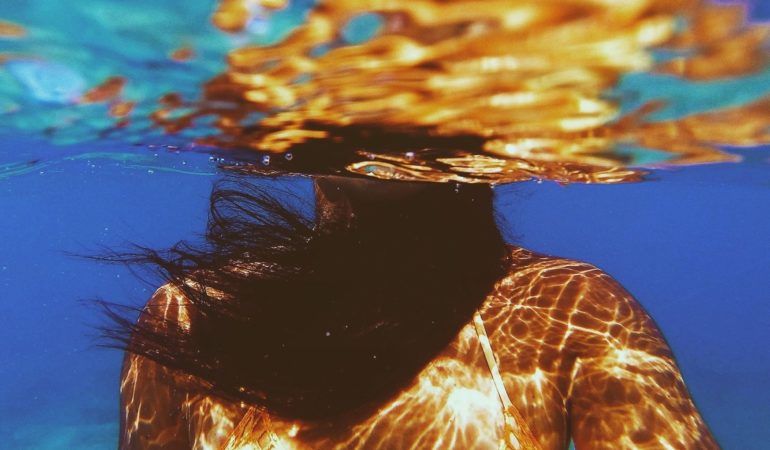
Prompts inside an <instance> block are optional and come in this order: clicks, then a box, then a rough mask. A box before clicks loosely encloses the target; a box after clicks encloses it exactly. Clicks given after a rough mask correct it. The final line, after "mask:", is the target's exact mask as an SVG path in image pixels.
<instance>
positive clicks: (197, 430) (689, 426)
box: [120, 248, 718, 450]
mask: <svg viewBox="0 0 770 450" xmlns="http://www.w3.org/2000/svg"><path fill="white" fill-rule="evenodd" d="M511 255H512V260H511V269H510V272H509V274H508V275H507V276H505V277H504V278H503V279H501V280H500V281H499V282H498V283H497V284H496V285H495V287H494V289H493V291H492V293H491V294H490V295H489V296H488V297H487V299H486V300H485V301H484V302H483V303H482V305H481V307H480V308H479V311H478V313H479V316H480V317H481V319H482V321H483V324H484V328H485V329H486V333H487V335H488V337H489V342H490V344H491V349H492V350H493V352H494V353H495V356H496V359H497V362H498V364H499V374H500V375H501V376H502V380H503V384H504V391H505V392H506V393H507V395H508V396H509V397H510V400H511V402H512V403H513V405H514V407H515V408H516V410H517V411H518V412H519V413H520V414H521V416H522V417H523V418H524V420H525V421H526V424H527V426H528V427H529V428H530V430H531V432H532V434H533V435H534V436H535V437H536V439H537V441H538V442H539V445H540V447H541V448H542V449H554V450H555V449H566V448H567V446H568V445H569V441H570V439H572V440H574V442H575V444H576V447H577V448H578V449H582V448H592V449H594V448H596V449H619V448H641V449H658V448H660V449H670V448H698V449H712V448H718V445H717V444H716V442H715V440H714V439H713V437H712V436H711V434H710V432H709V430H708V427H707V426H706V424H705V422H704V421H703V419H702V418H701V417H700V415H699V413H698V411H697V409H696V408H695V405H694V404H693V402H692V400H691V398H690V396H689V394H688V392H687V389H686V387H685V384H684V381H683V379H682V376H681V374H680V373H679V369H678V368H677V366H676V363H675V361H674V358H673V355H672V353H671V350H670V349H669V347H668V345H667V344H666V342H665V340H664V338H663V336H662V335H661V333H660V331H659V330H658V329H657V327H656V326H655V324H654V322H653V321H652V319H651V318H650V317H649V316H648V315H647V313H646V312H645V311H644V310H643V308H642V307H641V306H640V305H639V304H638V303H637V302H636V300H635V299H634V298H633V297H632V296H631V295H630V294H628V292H626V291H625V290H624V289H623V288H622V287H621V286H620V285H619V284H618V283H617V282H616V281H614V280H613V279H612V278H611V277H609V276H608V275H607V274H605V273H604V272H602V271H601V270H599V269H597V268H595V267H593V266H591V265H589V264H585V263H580V262H575V261H570V260H565V259H559V258H551V257H547V256H541V255H537V254H534V253H531V252H529V251H526V250H523V249H519V248H514V249H512V250H511ZM187 307H188V303H187V302H186V301H185V299H184V297H183V296H182V295H181V294H180V293H179V291H178V290H177V289H174V288H163V289H161V290H159V291H158V293H157V294H156V295H155V296H154V297H153V299H152V300H151V301H150V303H149V304H148V308H159V309H158V310H159V311H161V312H162V313H163V314H164V315H165V316H166V317H171V316H173V318H174V320H176V321H179V322H184V318H185V317H187V316H188V314H189V311H187V309H186V308H187ZM140 320H142V319H140ZM149 320H155V319H149ZM158 326H162V323H159V324H158ZM373 357H376V355H373ZM267 367H269V365H268V366H267ZM195 383H196V380H195V379H194V378H193V377H190V376H188V375H184V374H181V373H179V372H175V371H173V370H170V369H167V368H165V367H163V366H160V365H158V364H157V363H155V362H153V361H151V360H150V359H147V358H145V357H143V356H137V355H133V354H128V355H127V357H126V361H125V364H124V371H123V375H122V382H121V403H122V408H121V415H122V418H121V419H122V420H121V443H120V447H121V449H172V450H173V449H196V450H197V449H201V450H202V449H225V448H227V449H238V448H243V449H255V448H296V449H377V448H381V449H386V448H387V449H422V448H458V449H466V448H468V449H470V448H473V449H485V448H488V449H499V448H501V446H505V445H508V446H509V447H512V446H511V444H510V441H509V440H508V438H507V437H506V432H505V427H504V408H503V403H502V402H501V393H500V392H499V391H498V390H497V389H496V387H495V383H494V381H493V376H492V372H490V364H489V363H488V361H487V360H486V359H485V357H484V352H483V349H482V345H480V341H479V334H478V333H477V330H475V329H474V324H473V323H472V322H471V323H468V324H467V325H466V326H465V327H464V328H463V329H462V330H461V331H460V333H459V334H458V335H457V337H456V338H455V339H454V340H453V341H452V342H451V343H450V344H449V345H448V346H447V347H446V349H445V350H444V351H443V352H441V353H440V354H439V355H438V357H436V358H435V359H434V360H433V361H431V362H430V363H428V364H427V365H426V366H425V368H424V369H423V370H422V371H420V372H419V374H418V375H417V376H416V377H415V378H414V380H413V381H412V382H411V383H410V384H409V385H408V386H407V387H406V388H404V389H403V390H402V391H400V392H399V393H398V394H397V395H395V396H394V397H392V398H391V399H389V400H387V401H386V402H384V403H382V404H379V405H376V407H374V408H372V409H370V410H367V412H365V413H361V414H359V416H358V417H353V418H346V420H345V421H344V422H342V421H339V422H334V421H326V422H323V423H321V422H303V421H292V420H285V419H282V418H280V417H274V416H271V415H270V414H269V413H267V412H264V411H262V410H257V409H255V408H252V407H249V406H248V405H246V404H236V403H232V402H228V401H225V400H221V399H219V398H216V397H213V396H208V395H205V394H201V393H198V392H200V391H199V390H194V389H188V388H187V387H188V386H193V385H194V384H195Z"/></svg>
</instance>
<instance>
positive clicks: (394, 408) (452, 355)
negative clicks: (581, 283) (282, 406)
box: [188, 325, 504, 450]
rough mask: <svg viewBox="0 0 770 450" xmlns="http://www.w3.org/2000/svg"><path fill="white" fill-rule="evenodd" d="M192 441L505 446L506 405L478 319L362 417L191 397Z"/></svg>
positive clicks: (215, 446) (223, 445)
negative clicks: (337, 423) (342, 418)
mask: <svg viewBox="0 0 770 450" xmlns="http://www.w3.org/2000/svg"><path fill="white" fill-rule="evenodd" d="M188 408H189V409H188V411H189V412H190V413H189V429H190V432H191V436H190V437H191V442H192V443H193V448H194V449H196V450H198V449H200V450H203V449H212V450H219V449H233V450H235V449H244V450H245V449H261V448H286V449H335V450H336V449H340V450H341V449H414V450H416V449H428V448H430V449H435V448H474V449H499V448H500V443H501V442H502V439H503V436H504V433H503V426H504V414H503V406H502V403H501V401H500V397H499V393H498V391H497V390H496V387H495V383H494V382H493V379H492V376H491V373H490V370H489V366H488V365H487V362H486V361H485V359H484V355H483V352H482V351H481V349H480V348H479V345H478V337H477V336H476V333H475V331H474V329H473V327H472V326H471V325H469V326H467V327H465V328H464V329H463V330H462V331H461V332H460V334H459V335H458V337H457V339H456V341H455V342H453V343H452V344H451V345H450V346H449V347H448V348H447V350H446V351H444V352H443V353H442V354H441V355H440V356H439V357H438V358H436V359H435V360H434V361H432V362H431V363H430V364H429V365H428V366H426V367H425V369H423V370H422V371H421V372H420V373H419V375H418V376H417V377H416V378H415V379H414V381H413V382H412V383H411V384H410V385H409V386H408V387H407V388H405V389H404V390H402V391H401V392H400V393H399V394H398V395H396V396H395V397H394V398H393V399H391V400H389V401H388V402H385V403H384V404H382V405H381V406H380V407H379V408H378V409H377V410H376V411H375V413H374V414H371V415H370V416H368V417H365V418H362V419H361V420H359V421H357V422H356V423H354V424H352V425H349V426H344V427H335V428H334V429H329V431H325V430H324V431H319V430H313V429H311V428H310V427H309V426H307V425H305V424H302V423H300V422H289V421H282V420H278V419H276V418H270V417H268V416H267V414H264V413H260V412H256V411H254V410H251V411H249V408H248V407H239V406H233V405H226V404H222V403H218V402H217V401H214V400H212V399H210V398H197V399H191V401H190V402H189V404H188Z"/></svg>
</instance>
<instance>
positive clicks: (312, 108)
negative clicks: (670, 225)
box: [153, 0, 770, 183]
mask: <svg viewBox="0 0 770 450" xmlns="http://www.w3.org/2000/svg"><path fill="white" fill-rule="evenodd" d="M284 6H285V5H284V1H281V0H263V1H256V0H222V1H221V2H220V4H219V7H218V9H217V11H216V12H215V14H214V16H213V22H214V23H215V25H217V26H218V27H220V28H221V29H222V30H225V31H228V32H238V31H240V30H243V29H244V28H245V27H247V26H248V24H249V22H250V20H251V19H252V17H253V16H254V14H257V13H260V14H262V13H264V11H265V10H266V9H267V10H269V9H271V8H273V9H275V8H281V7H284ZM369 13H375V14H376V15H377V17H378V18H379V19H377V20H380V21H381V26H380V29H379V32H378V33H377V34H376V35H375V36H374V37H373V38H372V39H370V40H365V41H364V42H360V43H358V42H355V40H354V39H352V38H351V37H350V35H349V28H350V27H352V26H353V25H354V24H353V23H352V22H355V21H356V20H360V19H362V17H365V16H363V15H364V14H369ZM369 19H371V17H369ZM372 20H374V19H372ZM351 21H352V22H351ZM346 27H348V28H346ZM767 33H768V28H767V27H766V26H759V25H754V24H752V25H747V23H746V17H745V8H744V7H742V6H737V5H730V6H725V5H710V4H704V3H702V2H698V1H693V0H681V1H670V0H665V1H664V0H658V1H656V0H632V1H623V2H609V1H601V0H571V1H559V2H556V1H543V0H538V1H535V0H531V1H511V0H484V1H481V0H458V1H452V2H447V1H438V0H409V1H406V0H401V1H400V0H388V1H383V0H335V1H326V2H321V3H320V5H319V6H317V7H316V8H315V9H313V10H312V12H311V13H310V14H309V15H308V17H307V20H306V22H305V24H304V25H303V26H301V27H300V28H299V29H297V30H295V31H294V32H293V33H292V34H290V35H289V36H288V37H287V38H286V39H284V40H283V41H282V42H280V43H279V44H277V45H274V46H271V47H257V46H245V47H242V48H238V49H236V50H234V51H231V52H230V54H229V56H228V68H227V71H226V73H223V74H221V75H219V76H217V77H215V78H214V79H212V80H210V81H209V82H208V83H206V85H205V87H204V91H203V98H204V101H203V102H201V103H195V104H185V103H183V102H181V101H175V102H170V103H169V102H166V103H164V104H163V106H162V107H161V109H159V110H158V111H156V113H155V114H154V116H153V119H154V120H155V121H156V123H157V124H159V125H160V126H162V127H164V128H165V129H166V130H168V131H172V132H173V131H178V130H181V129H185V128H189V127H193V126H194V125H195V121H196V120H197V119H198V118H200V117H203V116H213V117H214V118H215V126H216V128H217V129H218V134H216V135H213V136H210V137H207V138H204V139H202V142H203V143H205V144H212V145H216V146H219V147H224V148H248V149H253V150H257V151H262V152H269V153H285V152H290V151H309V152H316V151H317V152H322V153H323V152H328V149H329V148H330V147H337V148H344V149H346V151H348V152H349V154H350V156H349V158H347V159H346V160H345V161H344V164H343V166H344V167H345V168H346V169H347V170H348V171H351V172H356V173H361V174H365V175H370V176H376V177H380V178H406V179H425V180H433V181H482V182H490V181H491V182H507V181H517V180H525V179H530V178H532V177H536V178H542V179H552V180H556V181H560V182H596V183H615V182H625V181H635V180H638V179H640V178H641V176H642V173H641V172H640V171H639V170H638V169H637V168H636V167H634V164H636V163H637V162H636V161H634V160H633V158H631V157H629V156H628V155H627V154H623V153H622V152H618V151H617V150H618V149H619V148H621V147H623V146H626V147H635V148H636V147H643V148H648V149H655V150H658V151H663V152H665V153H666V161H665V164H671V165H681V164H696V163H707V162H723V161H733V160H736V157H735V156H733V155H730V154H727V153H724V152H722V151H720V150H718V149H717V148H716V147H715V144H726V145H756V144H760V143H766V142H769V141H770V139H769V136H768V133H767V128H768V125H770V114H769V112H770V108H768V106H769V105H770V103H769V102H770V99H768V98H762V99H757V100H756V102H755V103H752V104H748V105H741V106H736V107H733V108H732V109H729V110H722V111H709V112H704V113H696V114H692V115H689V116H686V117H684V118H677V119H672V120H667V121H657V122H652V121H649V120H647V117H648V115H649V114H650V113H652V112H654V111H655V110H656V109H657V108H660V107H661V106H664V105H659V104H646V105H642V106H641V107H640V108H639V109H637V110H636V111H631V112H629V113H625V114H621V111H620V107H621V105H620V104H619V101H616V100H614V99H613V98H612V97H611V96H608V95H607V93H608V91H610V90H611V89H612V88H613V87H614V86H616V84H617V82H618V80H619V79H620V77H621V76H622V75H624V74H628V73H631V72H642V71H647V72H650V71H659V72H661V73H669V74H674V75H677V76H680V77H684V78H687V79H692V80H712V79H717V78H724V77H736V76H740V75H746V74H748V73H751V72H755V71H757V70H759V69H761V68H762V67H764V66H765V59H766V52H765V51H764V50H763V45H764V44H765V43H766V42H767ZM351 41H352V42H351ZM661 47H663V48H666V49H667V50H668V51H669V52H670V53H671V56H670V57H669V58H667V59H666V60H665V61H663V62H661V63H658V64H656V63H655V62H654V61H653V56H652V54H651V49H653V48H661ZM223 105H225V106H223ZM180 112H181V113H180ZM255 113H256V114H263V115H264V118H262V119H261V121H259V122H256V123H255V121H254V115H255ZM451 138H457V140H456V141H455V143H453V141H452V140H451ZM461 138H465V139H464V140H463V139H461ZM469 138H475V139H476V140H475V141H474V140H473V139H469ZM418 143H419V144H418ZM340 168H341V167H340ZM288 170H291V166H288ZM301 170H307V168H303V169H301ZM301 170H300V171H301Z"/></svg>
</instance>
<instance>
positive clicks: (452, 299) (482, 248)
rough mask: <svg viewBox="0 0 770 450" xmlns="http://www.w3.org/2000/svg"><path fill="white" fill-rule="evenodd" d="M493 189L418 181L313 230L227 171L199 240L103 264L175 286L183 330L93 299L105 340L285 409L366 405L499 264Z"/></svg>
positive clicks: (462, 312) (315, 414) (427, 348)
mask: <svg viewBox="0 0 770 450" xmlns="http://www.w3.org/2000/svg"><path fill="white" fill-rule="evenodd" d="M381 183H385V182H381ZM492 196H493V193H492V190H491V189H490V188H489V187H488V186H481V185H449V184H426V185H424V186H420V188H419V189H416V190H415V191H414V192H413V193H410V194H409V195H407V196H401V197H400V198H397V199H389V198H376V199H373V200H366V201H356V202H354V203H353V204H352V211H351V212H350V215H349V217H348V219H349V220H347V221H341V222H339V223H338V224H331V225H329V226H319V225H318V221H317V220H313V219H312V217H308V215H307V214H304V215H303V214H302V213H301V212H299V211H298V210H297V208H295V207H292V206H289V202H286V201H285V199H284V200H281V199H279V198H278V197H277V196H275V195H273V194H271V192H270V191H269V190H268V189H266V188H265V187H264V186H260V184H257V183H252V182H250V181H249V180H248V179H246V178H243V177H234V178H230V179H229V180H227V181H225V182H222V183H220V184H218V185H217V186H216V187H215V189H214V191H213V193H212V195H211V210H210V217H209V223H208V228H207V232H206V235H205V238H206V239H205V244H203V245H200V246H195V245H191V244H187V243H180V244H177V245H176V246H174V247H173V248H171V249H169V250H166V251H155V250H150V249H142V250H141V251H140V252H137V253H133V254H129V255H121V256H118V257H117V258H113V259H116V260H120V261H127V262H130V263H140V264H144V265H148V266H149V267H153V268H155V269H157V270H159V271H160V273H161V274H162V276H163V278H164V280H165V281H166V282H168V283H171V284H172V285H173V286H176V287H177V288H179V289H180V290H181V291H182V292H183V293H184V295H185V296H186V298H187V299H188V302H189V308H190V319H189V325H190V326H189V330H187V328H186V327H185V324H181V323H177V322H175V321H174V320H173V319H161V318H160V317H156V318H155V319H156V320H150V321H147V320H144V321H139V322H134V321H132V320H129V319H127V318H126V315H125V314H123V313H122V312H121V310H120V309H119V308H115V307H114V306H110V305H105V306H106V311H107V314H108V316H109V317H110V319H112V320H111V324H110V325H109V326H108V327H107V328H105V330H104V331H105V337H106V338H107V339H108V342H107V344H108V345H111V346H116V347H120V348H123V349H125V350H126V351H128V352H132V353H135V354H139V355H142V356H145V357H147V358H150V359H152V360H154V361H157V362H158V363H160V364H162V365H165V366H167V367H170V368H173V369H176V370H179V371H181V372H183V373H186V374H190V375H194V376H195V377H197V378H198V379H200V380H201V381H202V385H205V389H207V390H208V391H209V393H211V394H214V395H217V396H221V397H223V398H226V399H230V400H236V401H243V402H247V403H249V404H253V405H257V406H262V407H265V408H267V409H268V410H269V411H271V413H273V414H276V415H279V416H282V417H285V418H292V419H304V420H318V419H331V418H334V417H336V416H339V415H343V414H345V413H354V412H355V411H357V410H359V409H361V408H365V407H371V406H373V405H376V404H378V403H379V402H382V401H384V400H386V399H387V398H389V397H390V396H392V395H393V394H395V393H396V392H397V391H398V390H399V389H401V388H403V387H404V386H405V385H406V384H408V383H409V382H410V381H411V380H412V379H413V378H414V376H415V375H416V374H417V373H418V372H419V371H420V370H421V369H422V368H423V367H424V366H425V365H426V364H427V363H428V362H429V361H430V360H432V359H433V358H435V356H436V355H437V354H438V353H439V352H440V351H441V350H443V349H444V348H445V347H446V346H447V345H448V344H449V343H450V342H451V340H452V339H453V338H454V337H455V336H456V335H457V333H458V332H459V330H460V329H461V328H462V327H463V325H464V324H466V323H467V322H468V321H469V320H470V319H471V317H472V314H473V312H474V311H475V310H476V309H477V308H478V307H479V306H480V304H481V303H482V302H483V300H484V298H485V297H486V295H487V294H488V293H489V292H490V291H491V289H492V287H493V285H494V283H495V281H496V280H498V279H499V278H500V277H501V276H502V275H503V274H504V272H505V270H506V254H507V252H506V250H505V244H504V241H503V239H502V237H501V236H500V234H499V232H498V231H497V228H496V224H495V217H494V215H493V208H492ZM143 314H144V315H152V314H155V313H154V312H153V311H152V310H150V309H145V310H144V312H143ZM158 320H166V322H165V324H164V326H163V327H161V328H160V329H159V328H157V327H155V326H150V325H147V324H149V323H155V324H157V323H158Z"/></svg>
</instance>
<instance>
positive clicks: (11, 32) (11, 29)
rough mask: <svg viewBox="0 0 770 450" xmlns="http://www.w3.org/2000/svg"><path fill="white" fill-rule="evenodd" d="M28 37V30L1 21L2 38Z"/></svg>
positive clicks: (0, 36) (0, 33)
mask: <svg viewBox="0 0 770 450" xmlns="http://www.w3.org/2000/svg"><path fill="white" fill-rule="evenodd" d="M26 35H27V30H25V29H24V27H22V26H21V25H17V24H15V23H11V22H7V21H4V20H0V38H4V37H9V38H20V37H24V36H26Z"/></svg>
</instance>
